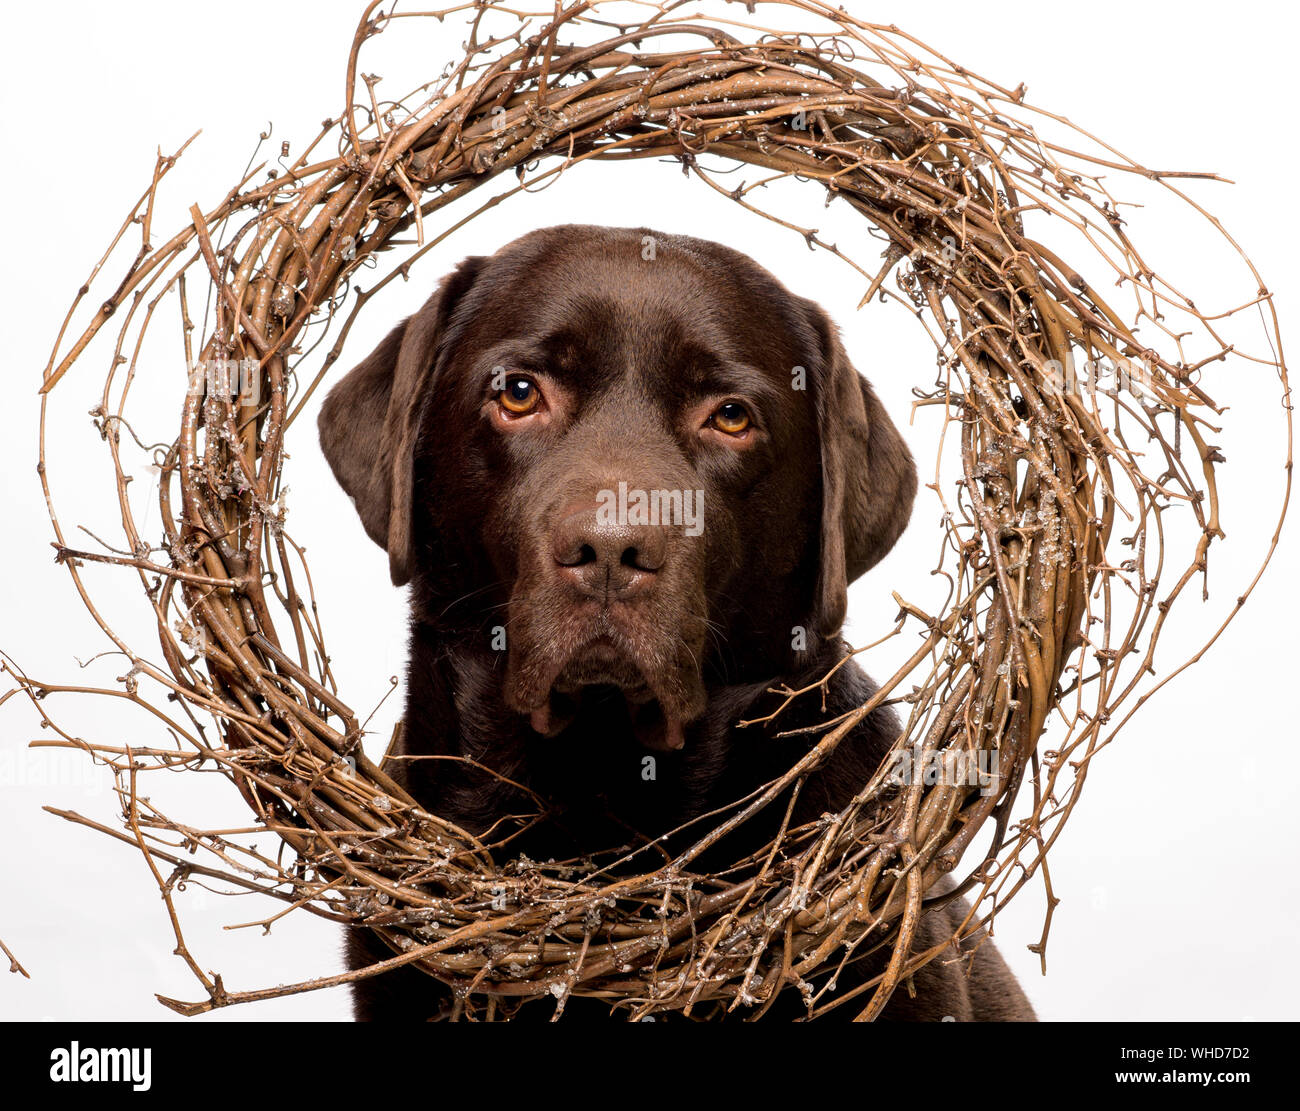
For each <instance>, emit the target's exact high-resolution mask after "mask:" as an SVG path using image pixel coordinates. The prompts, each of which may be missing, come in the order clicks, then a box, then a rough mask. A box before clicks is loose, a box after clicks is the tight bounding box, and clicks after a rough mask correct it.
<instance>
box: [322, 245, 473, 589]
mask: <svg viewBox="0 0 1300 1111" xmlns="http://www.w3.org/2000/svg"><path fill="white" fill-rule="evenodd" d="M483 262H484V258H483V257H482V256H474V257H471V258H467V259H466V260H465V261H464V262H462V263H461V264H460V265H459V266H458V267H457V268H456V269H455V270H454V271H452V273H450V274H449V275H447V277H445V278H444V279H443V280H442V282H441V283H439V285H438V288H437V290H436V291H435V292H434V294H433V296H431V297H430V298H429V300H428V301H426V302H425V303H424V305H423V307H422V308H421V309H420V310H419V312H417V313H416V314H415V315H414V316H411V317H408V318H407V319H406V320H404V321H402V323H401V324H399V325H398V326H397V327H396V328H394V329H393V330H392V331H391V332H389V333H388V335H387V336H385V337H384V340H383V342H382V343H381V344H380V345H379V346H378V347H376V348H375V349H374V351H372V352H371V353H370V355H369V356H367V357H366V358H365V359H364V360H363V361H362V362H361V363H360V365H358V366H357V367H355V368H354V369H353V370H351V371H350V372H349V373H348V374H347V375H346V376H345V377H344V378H343V379H342V380H340V381H339V383H338V384H337V385H336V386H335V387H334V388H333V389H332V390H330V392H329V396H328V397H326V399H325V403H324V404H323V405H322V406H321V411H320V417H319V418H318V419H317V422H316V425H317V428H318V429H319V431H320V445H321V450H322V451H324V453H325V458H326V459H327V460H328V461H329V465H330V469H331V470H333V472H334V477H335V478H336V479H338V482H339V485H340V486H342V487H343V489H344V490H345V491H346V492H347V493H348V495H349V496H350V497H351V498H352V501H353V504H354V505H355V506H356V508H357V513H358V514H359V515H360V517H361V523H362V525H364V526H365V530H366V532H367V534H368V535H369V536H370V538H371V539H372V540H373V541H374V542H375V543H376V544H378V545H379V546H380V547H381V548H384V549H386V550H387V552H388V566H389V573H390V574H391V575H392V579H393V584H394V585H395V586H402V585H403V584H404V583H407V582H409V581H410V578H411V564H412V552H411V543H412V540H411V480H412V473H411V472H412V468H413V466H414V454H415V440H416V436H417V435H418V434H419V418H420V409H421V404H420V403H421V400H422V399H423V398H424V397H426V396H427V393H428V390H429V386H430V383H431V381H432V378H433V373H434V368H435V366H436V365H437V362H438V356H439V352H440V349H441V343H440V341H441V339H442V336H443V333H444V331H445V328H446V325H447V319H448V317H449V316H450V315H451V312H452V310H453V309H454V308H455V306H456V304H457V302H458V301H459V300H460V299H461V298H462V297H463V296H464V295H465V293H466V292H467V291H468V290H469V288H470V286H472V285H473V284H474V279H475V277H476V276H477V275H478V272H479V270H480V269H481V268H482V264H483Z"/></svg>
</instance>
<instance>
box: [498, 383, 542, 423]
mask: <svg viewBox="0 0 1300 1111" xmlns="http://www.w3.org/2000/svg"><path fill="white" fill-rule="evenodd" d="M541 400H542V391H541V390H539V389H538V388H537V383H536V382H534V381H533V380H532V379H531V378H521V377H515V378H511V379H509V380H507V382H506V388H505V389H504V390H502V391H501V392H500V393H499V394H497V401H499V402H500V403H501V408H503V409H504V410H505V411H506V412H507V413H510V414H512V415H514V416H516V417H522V416H524V415H525V414H527V413H531V412H532V411H533V410H534V409H536V408H537V406H538V405H539V404H540V403H541Z"/></svg>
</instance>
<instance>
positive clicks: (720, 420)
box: [709, 401, 751, 436]
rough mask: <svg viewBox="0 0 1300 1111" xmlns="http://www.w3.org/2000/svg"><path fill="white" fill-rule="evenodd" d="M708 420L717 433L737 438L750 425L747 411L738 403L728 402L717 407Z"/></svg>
mask: <svg viewBox="0 0 1300 1111" xmlns="http://www.w3.org/2000/svg"><path fill="white" fill-rule="evenodd" d="M709 420H710V423H711V424H712V425H713V427H714V428H716V429H717V430H718V431H719V432H725V433H726V434H727V435H728V436H739V435H740V434H741V433H742V432H744V431H745V429H747V428H748V427H749V426H750V423H751V418H750V416H749V410H748V409H746V408H745V407H744V406H743V405H742V404H741V403H740V402H739V401H728V402H727V403H726V404H724V405H719V406H718V407H717V409H715V410H714V412H713V416H712V417H710V418H709Z"/></svg>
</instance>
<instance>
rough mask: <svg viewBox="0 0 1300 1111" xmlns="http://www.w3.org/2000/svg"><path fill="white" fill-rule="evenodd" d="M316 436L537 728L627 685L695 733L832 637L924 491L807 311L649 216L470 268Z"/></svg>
mask: <svg viewBox="0 0 1300 1111" xmlns="http://www.w3.org/2000/svg"><path fill="white" fill-rule="evenodd" d="M319 427H320V434H321V444H322V447H323V449H324V452H325V455H326V458H327V459H328V460H329V463H330V465H331V467H332V468H333V470H334V473H335V476H336V477H337V478H338V480H339V482H340V483H341V484H342V486H343V488H344V489H345V490H346V491H347V492H348V493H349V494H350V495H351V496H352V498H353V500H354V502H355V504H356V507H357V511H358V513H359V514H360V516H361V520H362V523H363V524H364V526H365V528H366V531H367V532H368V533H369V535H370V536H371V537H372V538H373V539H374V540H375V542H376V543H378V544H380V545H381V546H382V547H384V548H385V549H386V550H387V552H388V555H389V563H390V568H391V573H392V578H393V581H394V583H397V584H403V583H406V582H408V581H411V582H412V583H413V585H414V587H415V593H414V606H415V611H416V612H415V619H416V620H417V621H424V622H427V623H429V624H431V625H434V626H437V627H439V628H440V629H441V630H443V631H444V632H445V633H447V634H448V635H453V634H456V635H463V636H477V637H481V638H482V640H483V644H484V646H485V647H486V646H487V645H488V644H489V643H492V645H493V647H496V648H497V649H503V650H504V659H505V666H504V672H503V678H502V693H503V695H504V698H505V701H506V703H507V704H508V705H509V706H510V707H511V708H512V709H513V710H515V711H516V712H518V713H519V714H521V715H524V716H526V717H527V719H528V720H529V722H530V723H531V725H532V728H533V729H534V730H536V731H537V732H538V733H542V734H552V733H555V732H558V731H560V730H562V729H563V728H564V727H565V725H566V723H567V722H568V721H569V719H570V718H571V717H572V716H573V715H574V714H575V713H576V712H578V710H579V708H580V706H581V703H582V701H583V699H584V698H585V697H588V696H591V694H592V692H593V691H600V692H602V696H607V695H608V692H609V691H611V690H615V691H617V692H619V693H620V694H621V696H622V697H623V698H624V699H625V700H626V702H627V707H628V711H629V714H630V716H631V719H632V721H633V724H634V727H635V729H636V731H637V735H638V737H640V738H641V739H642V741H643V743H645V744H647V745H648V746H650V747H656V748H667V749H673V748H679V747H681V745H682V743H683V726H684V725H685V724H686V723H689V722H690V721H692V720H693V719H694V718H696V717H697V716H698V715H699V714H700V713H701V711H702V710H703V708H704V705H705V702H706V698H707V694H706V691H707V687H708V685H709V684H710V683H711V682H718V681H726V680H730V681H740V680H742V679H749V680H751V681H752V680H753V679H754V678H762V677H764V676H769V675H773V674H779V673H781V672H783V671H788V670H790V669H791V665H792V664H795V665H797V663H798V653H799V650H800V649H804V650H806V649H808V648H814V647H815V646H816V644H818V643H820V642H822V641H824V640H826V639H829V638H831V637H834V636H835V635H836V633H837V632H838V630H839V628H840V625H841V623H842V622H843V619H844V614H845V608H846V604H847V587H848V584H849V583H850V582H851V581H852V580H853V579H855V578H856V577H857V576H858V575H860V574H862V573H863V572H864V571H866V570H867V569H868V568H869V567H870V566H872V565H873V564H874V563H876V562H877V561H878V560H879V559H880V558H881V557H882V556H884V554H885V553H886V552H887V551H888V550H889V549H890V547H891V546H892V545H893V544H894V542H895V540H896V539H897V538H898V536H899V534H900V533H901V532H902V530H903V528H904V526H905V525H906V523H907V520H908V517H909V514H910V511H911V504H912V499H913V495H914V493H915V488H916V478H915V468H914V466H913V463H912V460H911V457H910V455H909V453H908V451H907V448H906V446H905V445H904V443H903V441H902V439H901V438H900V436H899V434H898V432H897V430H896V429H895V427H894V425H893V424H892V423H891V422H890V420H889V418H888V416H886V414H885V412H884V411H883V409H882V408H881V405H880V403H879V401H878V400H877V399H876V397H875V394H874V393H873V392H872V390H871V387H870V386H869V385H868V383H867V381H866V380H865V379H864V378H862V377H861V376H860V375H859V374H858V373H857V371H856V370H855V369H854V368H853V367H852V365H851V364H850V363H849V361H848V359H847V357H846V355H845V352H844V348H843V346H842V344H841V342H840V339H839V337H838V334H837V331H836V329H835V327H834V325H833V324H832V323H831V321H830V320H829V319H828V318H827V316H826V314H825V313H824V312H823V311H822V310H821V309H820V308H819V307H818V306H817V305H815V304H813V303H812V302H810V301H807V300H805V299H803V298H800V297H797V296H795V295H793V294H791V293H790V292H788V291H787V290H786V289H785V288H784V287H783V286H782V285H781V284H780V283H779V282H777V280H776V279H775V278H774V277H773V276H772V275H771V274H769V273H768V272H767V271H765V270H763V269H762V268H761V267H759V266H758V265H757V264H756V263H755V262H753V261H752V260H751V259H749V258H747V257H746V256H744V255H742V254H739V253H738V252H736V251H733V250H731V249H729V248H726V247H723V246H720V245H718V244H714V243H708V242H704V241H701V240H697V239H690V238H686V237H682V236H670V235H663V234H660V233H657V232H653V231H650V230H649V229H644V228H639V229H614V228H599V227H584V226H563V227H555V228H547V229H543V230H541V231H537V232H534V233H532V234H530V235H527V236H524V237H523V238H522V239H519V240H517V241H516V242H514V243H511V244H509V245H508V246H506V247H504V248H503V249H502V250H500V251H499V252H497V253H496V254H495V255H492V256H490V257H473V258H469V259H466V260H465V261H464V262H463V263H461V264H460V266H459V267H458V268H457V269H456V270H455V271H454V272H453V273H451V274H450V275H449V276H448V277H446V278H445V279H444V280H443V282H442V283H441V285H440V286H439V288H438V289H437V291H436V292H435V293H434V294H433V296H432V297H431V298H430V299H429V301H428V302H427V303H426V304H425V305H424V307H423V308H421V309H420V310H419V312H417V313H416V314H415V315H414V316H412V317H410V318H409V319H408V320H406V321H404V322H403V323H402V324H400V325H398V326H397V327H396V328H395V329H394V330H393V331H392V332H391V333H390V334H389V335H388V336H387V338H386V339H385V340H384V341H383V342H382V343H381V344H380V345H379V347H378V348H377V349H376V350H375V351H374V352H373V353H372V354H371V355H370V356H369V357H368V358H367V359H366V360H365V361H364V362H362V363H361V364H360V365H359V366H358V367H356V369H354V370H353V371H352V372H351V373H350V374H348V375H347V377H345V378H344V379H343V380H342V381H340V382H339V383H338V385H336V386H335V387H334V389H333V390H332V391H331V393H330V395H329V397H328V398H327V400H326V402H325V404H324V406H323V407H322V410H321V415H320V422H319ZM801 630H802V641H801V635H800V631H801Z"/></svg>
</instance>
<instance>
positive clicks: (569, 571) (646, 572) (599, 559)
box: [551, 511, 668, 599]
mask: <svg viewBox="0 0 1300 1111" xmlns="http://www.w3.org/2000/svg"><path fill="white" fill-rule="evenodd" d="M551 554H552V555H553V556H554V557H555V562H556V565H557V571H558V573H559V575H560V577H561V578H564V579H567V580H569V581H570V582H572V583H573V584H574V585H575V586H577V587H578V588H579V589H580V590H581V591H582V592H583V593H585V594H592V595H596V596H599V597H605V598H619V599H624V598H627V597H630V596H631V595H634V594H637V593H640V592H641V591H642V590H645V589H648V588H649V587H650V586H652V585H653V584H654V579H655V575H656V574H657V573H658V572H659V571H660V570H662V569H663V566H664V562H665V560H666V559H667V555H668V542H667V539H666V538H665V536H664V529H662V528H657V527H654V526H651V525H631V524H626V523H619V522H616V521H608V520H602V519H601V518H600V517H599V516H598V515H597V514H596V513H593V512H590V511H586V512H580V513H573V514H570V515H569V516H567V517H565V518H563V519H562V520H561V521H560V524H559V526H558V527H557V528H556V530H555V533H554V536H553V538H552V543H551Z"/></svg>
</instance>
